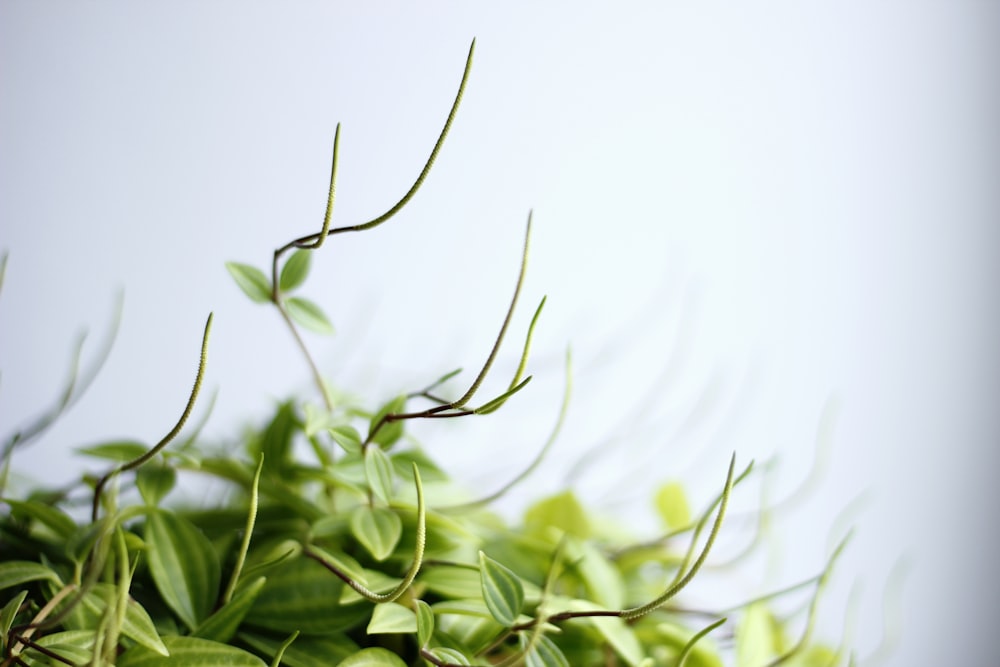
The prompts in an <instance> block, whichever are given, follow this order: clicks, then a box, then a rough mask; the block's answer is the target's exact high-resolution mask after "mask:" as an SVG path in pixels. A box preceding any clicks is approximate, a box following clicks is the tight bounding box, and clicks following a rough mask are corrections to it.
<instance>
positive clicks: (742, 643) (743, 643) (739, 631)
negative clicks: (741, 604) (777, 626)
mask: <svg viewBox="0 0 1000 667" xmlns="http://www.w3.org/2000/svg"><path fill="white" fill-rule="evenodd" d="M772 627H773V624H772V622H771V612H770V611H769V610H768V609H767V607H766V606H765V605H764V604H763V603H759V602H758V603H755V604H752V605H750V606H749V607H747V608H746V609H745V610H744V612H743V619H742V620H741V621H740V623H739V625H738V626H737V627H736V664H737V665H738V667H757V665H764V664H767V663H768V662H769V661H770V660H771V659H772V658H774V656H775V655H776V654H777V652H778V647H777V646H775V643H774V634H773V632H772Z"/></svg>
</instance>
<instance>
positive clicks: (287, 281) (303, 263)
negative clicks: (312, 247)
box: [278, 248, 312, 292]
mask: <svg viewBox="0 0 1000 667" xmlns="http://www.w3.org/2000/svg"><path fill="white" fill-rule="evenodd" d="M311 259H312V252H310V251H309V250H304V249H301V248H300V249H299V250H296V251H295V252H294V253H292V256H291V257H289V258H288V261H287V262H285V265H284V266H283V267H281V276H280V277H279V278H278V287H279V288H280V289H281V291H282V292H288V291H290V290H293V289H295V288H296V287H298V286H299V285H301V284H302V283H303V281H305V279H306V276H308V275H309V264H310V260H311Z"/></svg>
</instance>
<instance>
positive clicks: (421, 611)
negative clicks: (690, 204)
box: [417, 600, 434, 648]
mask: <svg viewBox="0 0 1000 667" xmlns="http://www.w3.org/2000/svg"><path fill="white" fill-rule="evenodd" d="M433 635H434V610H433V609H431V606H430V605H429V604H427V603H426V602H424V601H423V600H417V643H418V644H420V647H421V648H423V647H425V646H427V642H429V641H430V640H431V637H432V636H433Z"/></svg>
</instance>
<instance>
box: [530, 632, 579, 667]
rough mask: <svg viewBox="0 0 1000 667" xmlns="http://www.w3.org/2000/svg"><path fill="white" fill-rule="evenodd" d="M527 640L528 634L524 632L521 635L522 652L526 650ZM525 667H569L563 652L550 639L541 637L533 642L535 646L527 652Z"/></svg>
mask: <svg viewBox="0 0 1000 667" xmlns="http://www.w3.org/2000/svg"><path fill="white" fill-rule="evenodd" d="M529 640H530V634H529V633H526V632H525V633H522V634H521V640H520V641H521V650H522V651H525V650H527V649H528V642H529ZM525 665H526V666H527V667H569V662H568V661H567V660H566V656H564V655H563V652H562V651H560V650H559V647H558V646H556V645H555V644H554V643H553V642H552V640H551V639H549V638H548V637H546V636H545V635H542V636H541V637H538V638H537V639H536V640H535V645H534V646H532V647H531V650H530V651H528V655H527V658H526V659H525Z"/></svg>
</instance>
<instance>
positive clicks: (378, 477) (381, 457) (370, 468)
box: [365, 447, 392, 505]
mask: <svg viewBox="0 0 1000 667" xmlns="http://www.w3.org/2000/svg"><path fill="white" fill-rule="evenodd" d="M365 479H367V480H368V487H369V488H370V489H371V490H372V493H374V494H375V495H376V496H377V497H378V499H379V500H381V501H382V502H383V503H385V504H387V505H388V504H389V503H390V502H391V501H392V461H390V460H389V455H388V454H386V453H385V452H384V451H382V450H381V449H380V448H378V447H369V448H368V449H367V450H365Z"/></svg>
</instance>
